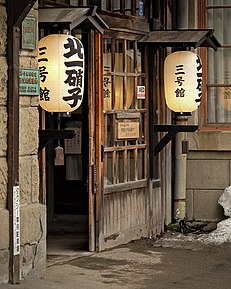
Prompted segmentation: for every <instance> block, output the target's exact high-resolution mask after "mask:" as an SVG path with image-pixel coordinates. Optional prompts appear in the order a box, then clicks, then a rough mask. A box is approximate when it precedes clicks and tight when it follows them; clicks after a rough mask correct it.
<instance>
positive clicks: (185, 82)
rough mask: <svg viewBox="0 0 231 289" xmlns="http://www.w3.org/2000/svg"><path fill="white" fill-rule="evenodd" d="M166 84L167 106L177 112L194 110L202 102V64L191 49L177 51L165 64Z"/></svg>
mask: <svg viewBox="0 0 231 289" xmlns="http://www.w3.org/2000/svg"><path fill="white" fill-rule="evenodd" d="M164 86H165V99H166V103H167V106H168V107H169V108H170V109H171V110H173V111H175V112H192V111H194V110H196V109H197V108H198V106H199V104H200V102H201V96H202V65H201V60H200V58H199V56H198V55H197V54H195V53H193V52H191V51H177V52H174V53H172V54H170V55H168V56H167V58H166V60H165V64H164Z"/></svg>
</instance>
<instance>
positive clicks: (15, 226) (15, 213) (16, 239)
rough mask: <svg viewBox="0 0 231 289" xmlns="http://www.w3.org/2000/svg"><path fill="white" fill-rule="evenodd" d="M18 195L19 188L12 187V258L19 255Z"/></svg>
mask: <svg viewBox="0 0 231 289" xmlns="http://www.w3.org/2000/svg"><path fill="white" fill-rule="evenodd" d="M19 200H20V195H19V186H13V243H14V252H13V253H14V256H15V255H19V254H20V204H19Z"/></svg>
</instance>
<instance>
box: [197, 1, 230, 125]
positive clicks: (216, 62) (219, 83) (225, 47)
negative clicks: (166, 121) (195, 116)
mask: <svg viewBox="0 0 231 289" xmlns="http://www.w3.org/2000/svg"><path fill="white" fill-rule="evenodd" d="M205 11H206V15H207V23H204V25H203V19H202V20H201V22H202V26H207V27H208V28H213V29H214V32H215V36H216V38H217V39H218V40H219V42H220V43H221V48H219V49H218V51H216V52H214V51H213V49H212V48H209V49H208V51H207V103H206V106H207V112H206V114H205V115H206V116H207V117H206V121H207V123H208V124H220V125H222V124H230V123H231V66H230V63H231V33H230V28H229V27H231V2H230V0H208V1H207V5H206V9H205ZM203 28H204V27H203Z"/></svg>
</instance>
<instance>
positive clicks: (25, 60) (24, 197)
mask: <svg viewBox="0 0 231 289" xmlns="http://www.w3.org/2000/svg"><path fill="white" fill-rule="evenodd" d="M5 2H6V1H2V0H0V220H1V224H0V230H1V234H0V283H7V282H8V281H9V211H8V209H7V183H8V173H7V154H8V153H10V152H8V150H7V134H8V133H9V132H8V129H7V116H8V114H7V110H8V109H7V81H8V72H7V68H8V65H7V58H6V45H7V22H6V21H7V14H6V7H5ZM37 8H38V5H37V4H36V5H35V6H34V7H33V8H32V10H31V11H30V13H29V14H30V15H34V16H36V17H38V9H37ZM36 56H37V50H36V49H35V50H21V51H20V58H19V61H20V67H21V68H37V61H36ZM19 102H20V103H19V187H20V237H21V239H20V243H21V247H20V271H21V278H22V279H24V278H30V277H33V278H34V277H42V276H44V274H45V268H46V206H45V205H44V204H40V203H39V163H38V128H39V112H38V97H37V96H23V95H20V99H19Z"/></svg>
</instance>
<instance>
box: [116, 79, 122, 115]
mask: <svg viewBox="0 0 231 289" xmlns="http://www.w3.org/2000/svg"><path fill="white" fill-rule="evenodd" d="M123 98H124V87H123V77H121V76H115V103H114V109H115V110H120V109H123Z"/></svg>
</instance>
